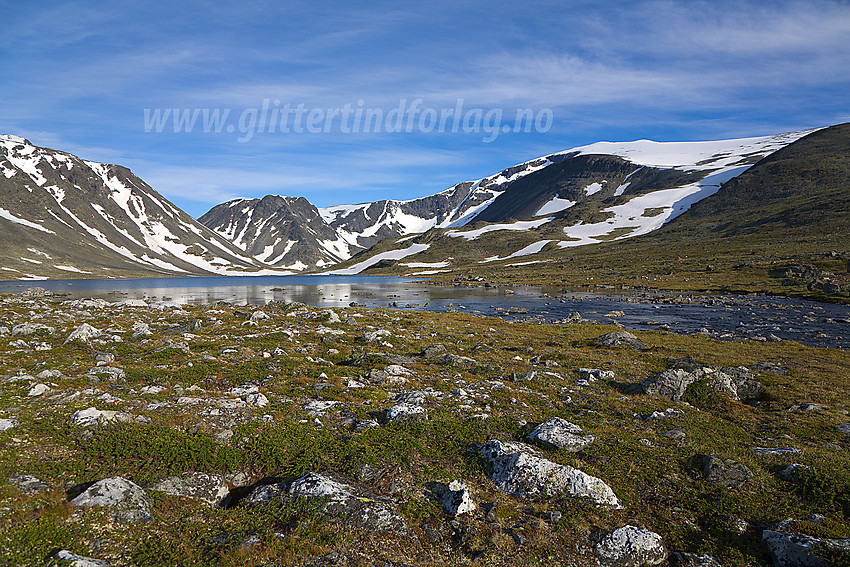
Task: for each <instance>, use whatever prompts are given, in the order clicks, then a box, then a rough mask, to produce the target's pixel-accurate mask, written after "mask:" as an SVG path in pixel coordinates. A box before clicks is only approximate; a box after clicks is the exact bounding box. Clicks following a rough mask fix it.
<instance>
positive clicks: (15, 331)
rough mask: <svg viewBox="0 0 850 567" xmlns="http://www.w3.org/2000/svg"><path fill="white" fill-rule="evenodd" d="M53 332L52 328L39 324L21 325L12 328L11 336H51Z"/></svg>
mask: <svg viewBox="0 0 850 567" xmlns="http://www.w3.org/2000/svg"><path fill="white" fill-rule="evenodd" d="M54 332H55V329H54V328H53V327H48V326H47V325H42V324H41V323H21V324H20V325H15V326H14V327H12V336H13V337H17V336H20V335H23V336H27V335H52V334H53V333H54Z"/></svg>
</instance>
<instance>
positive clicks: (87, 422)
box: [71, 407, 118, 427]
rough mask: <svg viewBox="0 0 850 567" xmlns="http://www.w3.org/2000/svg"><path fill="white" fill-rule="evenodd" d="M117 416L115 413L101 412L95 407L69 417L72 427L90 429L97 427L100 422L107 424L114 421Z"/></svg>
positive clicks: (109, 411) (79, 411) (78, 411)
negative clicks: (77, 426) (93, 426)
mask: <svg viewBox="0 0 850 567" xmlns="http://www.w3.org/2000/svg"><path fill="white" fill-rule="evenodd" d="M117 415H118V412H117V411H111V410H103V411H101V410H99V409H97V408H95V407H90V408H86V409H82V410H77V411H75V412H74V415H72V416H71V421H72V422H73V423H74V425H79V426H81V427H90V426H92V425H97V424H98V423H101V422H103V423H107V422H110V421H115V419H116V416H117Z"/></svg>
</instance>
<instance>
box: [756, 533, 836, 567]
mask: <svg viewBox="0 0 850 567" xmlns="http://www.w3.org/2000/svg"><path fill="white" fill-rule="evenodd" d="M783 523H787V522H781V523H780V526H778V527H777V528H775V529H773V530H764V531H763V532H762V534H761V541H762V543H763V544H764V546H765V547H766V548H767V551H768V552H769V553H770V555H771V556H772V557H773V562H774V565H775V566H776V567H830V566H831V565H832V564H831V563H829V562H828V561H827V560H826V559H824V558H823V557H821V556H819V555H817V553H816V549H817V548H819V547H826V548H831V549H833V550H836V551H844V552H850V538H844V539H822V538H817V537H812V536H808V535H805V534H801V533H797V532H790V531H785V530H784V529H782V524H783Z"/></svg>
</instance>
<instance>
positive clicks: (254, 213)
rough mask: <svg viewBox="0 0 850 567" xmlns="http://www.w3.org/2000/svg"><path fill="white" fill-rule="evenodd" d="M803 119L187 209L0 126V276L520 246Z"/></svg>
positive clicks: (675, 186) (590, 236)
mask: <svg viewBox="0 0 850 567" xmlns="http://www.w3.org/2000/svg"><path fill="white" fill-rule="evenodd" d="M811 132H814V130H808V131H801V132H792V133H788V134H779V135H775V136H764V137H759V138H746V139H739V140H724V141H712V142H652V141H648V140H641V141H636V142H622V143H613V142H598V143H595V144H591V145H588V146H582V147H578V148H573V149H570V150H566V151H563V152H558V153H555V154H551V155H548V156H545V157H541V158H537V159H534V160H531V161H527V162H524V163H521V164H519V165H516V166H514V167H511V168H508V169H505V170H503V171H500V172H499V173H497V174H495V175H492V176H489V177H485V178H483V179H480V180H478V181H466V182H462V183H458V184H456V185H454V186H452V187H450V188H449V189H446V190H445V191H442V192H439V193H436V194H433V195H429V196H426V197H422V198H419V199H413V200H409V201H393V200H382V201H377V202H374V203H363V204H358V205H339V206H333V207H327V208H322V209H319V208H316V207H315V206H313V205H312V204H311V203H309V202H308V201H307V200H306V199H304V198H295V197H279V196H267V197H264V198H262V199H237V200H235V201H230V202H228V203H223V204H221V205H217V206H216V207H214V208H213V209H211V210H210V211H208V212H207V213H206V214H204V215H203V216H202V217H201V218H200V219H199V220H200V222H198V221H195V220H194V219H192V218H191V217H190V216H189V215H187V214H185V213H184V212H183V211H181V210H180V209H178V208H177V207H175V206H174V205H172V204H171V203H169V202H168V201H167V200H166V199H164V198H163V197H162V196H160V195H159V194H158V193H157V192H156V191H154V190H153V189H152V188H151V187H150V186H148V185H147V184H146V183H144V182H143V181H142V180H141V179H139V178H138V177H136V176H135V175H133V174H132V172H130V170H129V169H127V168H124V167H121V166H118V165H107V164H102V163H96V162H91V161H85V160H82V159H80V158H78V157H76V156H73V155H71V154H68V153H66V152H62V151H57V150H52V149H47V148H40V147H37V146H35V145H33V144H31V143H30V142H28V141H27V140H25V139H23V138H20V137H17V136H12V135H4V136H0V250H2V256H0V274H3V273H5V274H6V275H7V279H20V278H39V277H61V276H63V275H64V276H66V277H67V276H72V275H79V274H93V276H99V277H100V276H109V275H115V276H125V277H126V276H128V275H145V274H150V273H158V274H174V275H179V274H184V275H185V274H220V275H230V274H247V273H250V274H268V273H277V274H279V273H291V272H310V271H328V270H331V273H360V272H362V271H363V270H366V269H369V268H371V267H375V266H384V265H393V264H395V263H399V264H402V265H407V266H409V267H410V268H411V269H412V270H415V269H421V268H445V267H452V266H453V264H454V263H455V262H461V263H464V262H466V263H470V262H471V263H473V264H474V263H489V262H501V261H505V260H510V259H514V258H519V259H520V260H522V259H523V258H524V257H528V256H534V255H536V254H539V253H541V252H545V251H551V250H557V249H563V248H570V247H573V246H581V245H585V244H593V243H597V242H601V241H610V240H618V239H622V238H629V237H633V236H637V235H641V234H645V233H647V232H650V231H653V230H655V229H657V228H659V227H661V226H663V225H664V224H666V223H667V222H669V221H670V220H672V219H674V218H676V217H677V216H678V215H680V214H682V212H684V211H685V210H687V209H688V208H689V207H690V206H691V205H692V204H694V203H696V202H697V201H700V200H702V199H704V198H706V197H708V196H710V195H712V194H714V193H715V192H717V191H718V189H719V188H720V186H721V184H723V183H725V182H726V181H728V180H729V179H732V178H734V177H735V176H737V175H740V174H741V173H743V172H744V171H745V170H746V169H748V168H749V167H750V166H751V165H752V164H754V163H756V162H757V161H759V160H760V159H761V158H763V157H765V156H767V155H769V154H771V153H772V152H775V151H776V150H778V149H780V148H783V147H785V146H787V145H788V144H790V143H792V142H794V141H795V140H798V139H799V138H801V137H803V136H805V135H807V134H809V133H811ZM435 229H436V230H435ZM472 241H475V243H474V244H472ZM373 247H374V248H373ZM437 249H439V250H440V253H439V254H437V253H436V252H435V251H436V250H437ZM411 256H417V257H415V258H409V259H407V260H405V261H404V262H401V261H402V260H403V259H406V258H408V257H411ZM452 258H457V259H456V260H452ZM532 261H533V260H532ZM337 264H341V265H339V266H337ZM455 267H456V266H455ZM426 271H429V270H426ZM0 279H2V278H1V277H0Z"/></svg>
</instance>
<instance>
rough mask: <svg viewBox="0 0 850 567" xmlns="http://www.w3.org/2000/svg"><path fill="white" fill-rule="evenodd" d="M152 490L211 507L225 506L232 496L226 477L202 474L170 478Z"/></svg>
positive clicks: (160, 482) (161, 481) (189, 473)
mask: <svg viewBox="0 0 850 567" xmlns="http://www.w3.org/2000/svg"><path fill="white" fill-rule="evenodd" d="M150 489H151V490H156V491H157V492H165V493H166V494H170V495H171V496H180V497H183V498H192V499H194V500H200V501H202V502H206V503H207V504H209V505H210V506H221V505H223V504H224V503H225V502H226V500H227V498H228V496H229V495H230V489H229V488H228V487H227V482H225V480H224V477H222V476H220V475H217V474H206V473H200V472H187V473H183V474H182V475H180V476H169V477H167V478H164V479H162V480H160V481H159V482H156V483H154V484H153V485H151V487H150Z"/></svg>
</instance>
